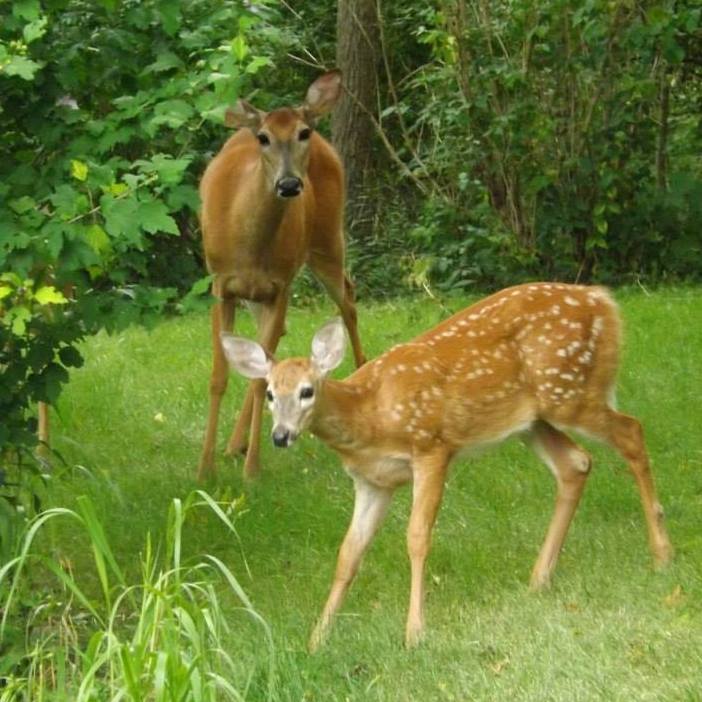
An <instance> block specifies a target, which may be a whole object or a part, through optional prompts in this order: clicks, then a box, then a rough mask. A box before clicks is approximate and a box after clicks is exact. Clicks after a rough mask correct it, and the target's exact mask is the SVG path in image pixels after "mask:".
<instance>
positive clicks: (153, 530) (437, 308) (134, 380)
mask: <svg viewBox="0 0 702 702" xmlns="http://www.w3.org/2000/svg"><path fill="white" fill-rule="evenodd" d="M617 297H618V299H619V300H620V302H621V305H622V312H623V316H624V320H625V329H626V337H625V354H624V359H623V363H622V371H621V376H620V385H619V393H618V399H619V406H620V408H621V409H622V410H623V411H626V412H628V413H630V414H634V415H636V416H637V417H639V418H640V419H641V421H642V422H643V424H644V426H645V428H646V436H647V441H648V447H649V452H650V455H651V459H652V463H653V469H654V474H655V477H656V480H657V485H658V488H659V492H660V496H661V500H662V502H663V504H664V507H665V509H666V514H667V523H668V528H669V531H670V535H671V540H672V542H673V545H674V546H675V548H676V559H675V561H674V563H673V565H672V566H671V567H669V568H668V569H667V570H666V571H665V572H663V573H654V572H653V571H652V569H651V561H650V556H649V553H648V549H647V545H646V536H645V528H644V522H643V516H642V514H641V510H640V505H639V501H638V495H637V492H636V489H635V485H634V482H633V480H632V479H631V478H630V477H629V475H628V473H627V472H626V471H625V470H624V467H623V464H622V463H621V461H620V460H619V458H618V457H617V456H615V454H614V453H613V452H611V451H609V450H608V449H605V448H604V447H601V446H597V445H593V444H587V445H588V448H589V449H590V450H591V451H592V452H593V454H594V459H595V463H594V470H593V474H592V477H591V479H590V481H589V483H588V486H587V489H586V492H585V496H584V498H583V501H582V504H581V506H580V510H579V512H578V514H577V516H576V519H575V522H574V524H573V526H572V529H571V532H570V535H569V539H568V541H567V543H566V547H565V549H564V552H563V554H562V557H561V561H560V563H559V567H558V569H557V571H556V575H555V579H554V585H553V587H552V589H551V590H550V591H549V592H546V593H543V594H538V595H534V594H530V593H529V592H528V590H527V582H528V577H529V572H530V569H531V566H532V565H533V561H534V560H535V558H536V554H537V551H538V548H539V546H540V542H541V539H542V538H543V535H544V533H545V529H546V526H547V522H548V519H549V517H550V511H551V508H552V500H553V492H554V489H553V481H552V479H551V477H550V474H549V472H548V471H547V470H546V469H544V468H543V466H542V465H541V464H540V463H539V462H538V460H537V459H536V458H535V457H534V456H533V455H532V454H531V453H530V452H529V451H528V449H526V448H525V447H524V446H523V445H522V444H521V443H519V442H518V441H512V442H508V443H507V444H505V445H504V446H502V447H500V448H498V449H494V450H492V451H490V452H488V453H485V454H483V455H481V456H479V457H476V458H474V459H472V460H470V461H462V462H460V463H458V464H456V465H455V466H454V468H453V470H452V474H451V477H450V480H449V484H448V489H447V491H446V497H445V500H444V504H443V507H442V510H441V512H440V515H439V519H438V523H437V526H436V530H435V536H434V544H433V549H432V553H431V556H430V559H429V564H428V584H429V592H428V601H427V610H426V615H427V635H426V639H425V641H424V642H423V644H422V645H421V646H420V647H419V648H418V649H417V650H414V651H410V652H407V651H405V650H404V649H403V647H402V636H403V631H404V618H405V614H406V607H407V600H408V595H409V566H408V562H407V557H406V549H405V541H404V532H405V526H406V520H407V516H408V507H409V500H408V498H409V491H408V490H403V491H401V493H400V494H398V496H397V498H396V500H395V503H394V505H393V507H392V509H391V513H390V515H389V518H388V520H387V522H386V523H385V525H384V527H383V529H382V530H381V532H380V534H379V536H378V537H377V539H376V541H375V543H374V545H373V547H372V548H371V549H370V551H369V553H368V555H367V557H366V559H365V562H364V566H363V568H362V570H361V572H360V574H359V576H358V578H357V580H356V582H355V584H354V587H353V588H352V590H351V593H350V595H349V597H348V599H347V602H346V604H345V606H344V608H343V611H342V613H341V616H340V617H339V618H338V620H337V623H336V627H335V629H334V631H333V633H332V636H331V638H330V640H329V643H328V645H327V646H326V647H325V648H324V649H323V650H322V651H321V652H320V653H319V654H317V655H315V656H309V655H308V654H307V653H306V640H307V636H308V634H309V630H310V628H311V626H312V624H313V622H314V620H315V618H316V616H317V615H318V613H319V610H320V609H321V606H322V604H323V601H324V599H325V597H326V595H327V591H328V587H329V585H330V581H331V575H332V572H333V567H334V561H335V557H336V550H337V548H338V545H339V543H340V541H341V538H342V536H343V534H344V531H345V529H346V525H347V522H348V519H349V517H350V513H351V509H352V503H353V491H352V485H351V482H350V480H349V479H348V478H347V476H346V475H345V474H344V473H343V471H342V470H341V468H340V466H339V461H338V459H337V458H336V457H335V456H334V454H332V453H331V452H330V451H328V450H327V449H326V448H325V447H324V446H322V445H321V444H320V443H319V442H318V441H317V440H315V439H313V438H311V437H305V438H303V439H301V440H300V441H299V442H298V443H297V444H296V445H295V446H294V447H292V448H291V449H289V450H285V451H283V450H276V449H275V448H274V447H273V446H272V444H271V442H270V441H269V440H268V436H267V432H268V427H269V426H270V425H269V423H268V421H267V423H266V425H265V432H266V435H265V438H264V445H263V450H262V463H263V469H264V470H263V473H262V475H261V478H260V479H259V480H258V481H257V482H255V483H253V484H247V483H244V482H243V480H242V477H241V463H240V462H232V461H227V460H225V459H224V458H223V457H222V454H221V451H220V453H219V455H218V467H219V478H218V479H217V481H216V482H215V483H213V484H210V485H208V486H207V489H208V490H209V491H210V492H211V494H213V495H214V496H215V497H216V498H217V499H227V500H230V499H232V498H235V497H237V496H239V495H244V498H245V499H244V509H243V511H242V512H240V514H239V517H238V519H237V521H236V528H237V531H238V535H239V540H240V541H237V539H235V538H233V537H232V534H231V532H230V531H228V530H227V529H226V528H225V527H224V526H223V524H222V523H221V522H220V521H219V520H218V519H217V518H216V517H215V516H214V515H211V514H210V515H209V516H208V515H207V514H202V515H200V516H198V517H197V518H194V519H193V520H191V522H189V524H188V526H187V528H186V529H185V530H184V533H183V552H184V554H187V555H188V557H194V556H197V555H200V554H205V553H208V554H212V555H214V556H216V557H218V558H220V559H222V560H223V562H225V563H227V564H228V566H229V567H230V568H231V569H232V571H233V572H234V573H235V574H236V575H237V577H238V579H239V581H240V582H241V584H242V586H243V587H244V589H245V590H246V592H247V594H248V596H249V597H250V599H251V601H252V603H253V606H254V607H255V609H256V610H257V611H258V613H260V615H261V616H262V617H263V618H264V619H265V621H266V622H268V624H269V626H270V628H271V630H272V633H273V639H274V645H275V649H276V689H275V697H276V698H277V699H279V700H291V701H292V700H320V701H324V702H326V701H327V700H388V701H393V702H394V701H403V700H534V701H537V700H538V701H539V702H543V701H545V700H568V701H571V700H607V701H612V700H622V701H627V702H630V701H631V700H656V701H659V700H690V701H692V700H702V666H700V663H699V661H700V654H701V652H702V616H701V614H702V606H701V602H702V599H701V598H702V580H701V576H702V445H701V444H700V426H702V399H701V394H700V391H701V390H702V371H701V370H700V368H702V292H701V291H699V290H690V289H670V290H666V291H661V292H656V293H654V294H651V295H648V294H644V293H643V292H641V291H621V292H620V293H618V295H617ZM464 303H465V300H450V301H449V302H448V303H447V305H448V308H450V309H448V308H447V307H444V306H442V305H439V304H438V303H436V302H434V301H429V300H426V299H425V300H416V301H401V302H397V303H393V304H388V303H386V304H377V305H362V306H361V309H360V330H361V334H362V339H363V341H364V345H365V348H366V352H367V353H368V355H369V356H373V355H376V354H378V353H380V352H381V351H383V350H385V349H386V348H388V346H390V345H391V344H392V343H396V342H397V341H401V340H406V339H409V338H411V337H412V336H414V335H415V334H416V333H418V332H419V331H421V330H424V329H426V328H428V327H430V326H431V325H433V324H434V323H436V322H438V321H439V320H440V319H442V318H444V317H445V316H447V314H448V313H449V312H450V311H454V310H455V309H458V308H460V307H462V306H463V304H464ZM332 314H333V310H332V308H331V307H330V306H329V305H327V304H326V302H324V303H320V306H319V307H315V308H313V309H310V308H306V309H293V310H292V311H291V312H290V314H289V318H288V334H287V336H286V337H285V338H284V339H283V342H282V344H281V349H280V355H281V356H285V355H301V354H307V351H308V346H309V342H310V339H311V337H312V334H313V333H314V331H315V329H316V328H317V327H318V326H319V325H320V324H321V323H322V322H323V321H325V320H326V319H327V318H328V317H329V316H331V315H332ZM237 332H238V333H241V334H251V333H252V326H251V322H250V320H249V319H248V317H247V315H245V314H244V313H240V315H239V320H238V326H237ZM85 355H86V358H87V363H86V365H85V367H84V368H83V369H81V370H79V371H77V372H75V373H74V374H73V377H72V380H71V383H70V385H69V386H68V387H67V389H66V391H65V393H64V395H63V396H62V398H61V402H60V405H59V408H58V415H57V416H55V417H54V424H53V442H54V445H55V447H56V448H57V449H58V451H59V452H60V453H61V454H62V455H63V456H64V457H65V459H66V461H67V462H68V463H69V464H70V465H82V466H85V467H87V468H88V469H89V471H91V472H92V473H94V476H95V477H93V478H90V477H86V476H85V475H84V474H82V473H77V474H76V476H75V477H74V478H73V479H72V480H71V481H70V483H68V484H67V485H66V486H65V487H63V486H59V490H58V491H59V495H60V496H59V498H57V501H58V502H60V503H61V504H63V505H66V506H68V507H74V506H75V496H77V495H81V494H86V495H88V496H89V497H90V499H91V500H92V502H93V504H94V505H95V510H96V513H97V517H98V518H99V519H100V520H101V521H102V523H103V526H104V529H105V532H106V536H107V538H108V540H109V542H110V543H111V545H112V549H113V551H114V553H115V555H116V558H117V559H118V560H119V562H120V564H121V565H122V568H124V570H125V571H126V573H127V576H125V577H127V578H128V577H129V573H130V571H132V573H131V574H132V575H134V574H138V571H139V568H140V554H142V553H143V550H144V544H145V542H146V535H147V533H150V534H151V535H152V538H153V539H154V542H155V543H159V542H163V541H164V540H165V539H166V532H165V524H166V522H167V515H168V510H169V509H170V508H171V504H172V502H173V499H174V498H185V496H187V495H188V494H189V493H190V492H191V491H192V490H193V489H194V488H195V487H196V483H195V480H194V475H195V467H196V463H197V459H198V454H199V450H200V443H201V439H202V431H203V428H204V421H205V411H206V405H207V383H208V375H209V367H210V341H209V324H208V320H207V319H206V317H205V316H192V317H188V318H184V319H176V320H170V321H167V322H164V323H163V324H161V325H160V326H158V327H157V328H156V329H154V330H152V331H145V330H129V331H128V332H125V333H123V334H120V335H117V336H113V337H109V336H106V335H101V336H99V337H98V338H95V339H92V340H91V341H90V342H89V343H87V344H86V346H85ZM350 367H351V366H350V361H347V362H346V364H345V366H344V367H343V368H342V370H341V372H338V373H337V374H336V375H337V376H338V377H342V376H343V375H344V374H345V373H346V372H347V371H348V370H350ZM244 388H245V385H244V382H243V381H242V380H240V379H239V378H235V377H232V379H231V381H230V388H229V392H228V394H227V398H226V401H225V403H224V408H223V412H222V419H221V423H220V447H222V446H223V445H224V442H225V440H226V438H227V436H228V432H229V430H230V427H231V421H232V418H233V416H234V413H235V410H236V407H237V406H238V403H239V402H240V401H241V398H242V394H243V391H244ZM42 547H43V548H46V549H51V551H52V552H53V554H54V555H55V556H56V557H60V558H63V559H67V560H69V561H70V562H71V563H72V566H73V571H74V573H75V576H76V579H77V580H79V581H83V582H84V583H85V587H86V588H88V589H90V588H91V587H92V588H94V589H95V591H96V592H99V587H100V585H99V579H98V578H97V576H95V575H91V574H90V573H92V572H93V570H94V568H93V567H92V560H91V559H92V554H91V553H90V550H89V549H88V548H87V547H86V541H85V537H84V535H82V534H81V533H80V532H79V531H78V530H71V529H68V528H65V527H64V528H58V527H57V529H56V530H54V532H53V533H52V534H51V535H50V536H47V537H46V538H45V539H44V541H43V542H42ZM247 567H248V570H249V571H250V575H249V574H247ZM222 597H223V598H224V599H223V602H225V603H229V605H230V606H231V609H232V613H233V615H234V621H235V623H236V625H235V626H233V627H231V628H230V630H229V634H228V646H229V648H228V653H229V655H230V656H232V657H233V658H235V659H236V660H237V661H238V664H239V666H240V669H239V671H238V672H235V673H232V675H233V676H235V677H236V676H237V675H238V676H240V680H235V681H233V683H237V684H238V683H239V682H241V684H242V685H243V686H245V685H248V686H249V687H248V693H247V695H248V699H265V698H266V696H267V694H268V688H267V677H266V676H267V671H268V664H269V652H268V650H267V648H266V643H265V641H264V640H263V638H262V636H261V634H260V631H259V630H258V628H257V625H256V624H255V623H252V622H251V621H250V620H249V619H247V617H246V616H240V617H239V616H237V614H236V610H235V609H234V608H236V607H239V606H240V605H239V603H238V602H237V601H236V598H235V597H229V598H228V599H227V597H228V596H227V593H226V592H223V593H222ZM239 689H241V687H240V688H239Z"/></svg>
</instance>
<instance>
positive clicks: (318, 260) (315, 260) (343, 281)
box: [309, 254, 366, 368]
mask: <svg viewBox="0 0 702 702" xmlns="http://www.w3.org/2000/svg"><path fill="white" fill-rule="evenodd" d="M309 267H310V269H311V270H312V272H313V273H314V275H315V277H316V278H317V279H318V280H319V282H320V283H321V284H322V285H323V286H324V288H325V290H326V291H327V293H328V294H329V297H331V299H332V300H334V303H335V304H336V306H337V307H338V308H339V312H341V318H342V319H343V320H344V325H345V326H346V329H347V330H348V332H349V339H350V340H351V348H352V349H353V358H354V362H355V363H356V367H357V368H358V367H360V366H362V365H363V364H364V363H365V362H366V357H365V356H364V355H363V349H362V348H361V339H360V337H359V335H358V315H357V313H356V302H355V299H354V286H353V283H352V282H351V280H350V279H349V277H348V276H347V275H346V274H345V273H344V267H343V262H342V260H339V259H337V258H331V257H325V256H322V255H321V254H311V255H310V259H309Z"/></svg>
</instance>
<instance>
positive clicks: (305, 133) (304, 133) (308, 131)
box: [297, 128, 312, 141]
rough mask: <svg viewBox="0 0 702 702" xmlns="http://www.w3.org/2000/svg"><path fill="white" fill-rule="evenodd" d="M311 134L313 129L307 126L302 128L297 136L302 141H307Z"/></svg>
mask: <svg viewBox="0 0 702 702" xmlns="http://www.w3.org/2000/svg"><path fill="white" fill-rule="evenodd" d="M311 135H312V130H311V129H307V128H305V129H302V130H301V131H300V133H299V134H298V135H297V138H298V139H299V140H300V141H307V140H308V139H309V138H310V136H311Z"/></svg>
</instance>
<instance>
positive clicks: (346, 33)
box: [332, 0, 380, 240]
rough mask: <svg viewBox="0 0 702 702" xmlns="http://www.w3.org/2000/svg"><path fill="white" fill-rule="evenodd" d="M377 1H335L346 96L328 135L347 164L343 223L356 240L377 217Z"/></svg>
mask: <svg viewBox="0 0 702 702" xmlns="http://www.w3.org/2000/svg"><path fill="white" fill-rule="evenodd" d="M377 12H378V10H377V7H376V0H339V2H338V6H337V25H336V29H337V51H336V59H337V66H338V67H339V68H340V69H341V71H342V73H343V84H344V88H345V91H344V95H343V97H342V99H341V100H340V102H339V104H338V105H337V107H336V109H335V111H334V114H333V117H332V138H333V140H334V144H335V146H336V148H337V149H338V151H339V153H340V155H341V158H342V160H343V162H344V167H345V168H346V184H347V205H346V222H347V226H348V228H349V231H350V234H351V236H352V237H353V238H354V239H357V240H359V239H360V240H362V239H367V238H369V237H370V236H371V235H372V233H373V224H374V220H375V213H376V208H375V198H374V197H373V195H372V190H373V188H372V174H373V172H374V170H375V169H374V168H373V166H374V158H373V135H374V133H375V127H374V125H373V121H372V120H371V118H370V115H375V114H376V112H377V100H378V72H377V66H378V59H379V55H378V54H379V45H380V36H379V29H378V15H377Z"/></svg>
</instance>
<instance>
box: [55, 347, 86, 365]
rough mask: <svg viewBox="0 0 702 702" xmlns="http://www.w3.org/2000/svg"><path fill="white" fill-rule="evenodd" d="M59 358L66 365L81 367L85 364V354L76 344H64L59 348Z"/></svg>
mask: <svg viewBox="0 0 702 702" xmlns="http://www.w3.org/2000/svg"><path fill="white" fill-rule="evenodd" d="M59 359H60V360H61V363H63V365H64V366H67V367H69V368H80V367H81V366H82V365H83V356H81V354H80V351H78V349H77V348H75V346H64V347H63V348H61V349H60V350H59Z"/></svg>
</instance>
